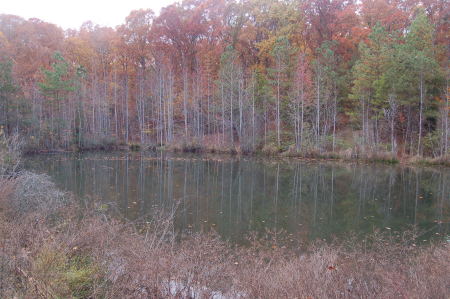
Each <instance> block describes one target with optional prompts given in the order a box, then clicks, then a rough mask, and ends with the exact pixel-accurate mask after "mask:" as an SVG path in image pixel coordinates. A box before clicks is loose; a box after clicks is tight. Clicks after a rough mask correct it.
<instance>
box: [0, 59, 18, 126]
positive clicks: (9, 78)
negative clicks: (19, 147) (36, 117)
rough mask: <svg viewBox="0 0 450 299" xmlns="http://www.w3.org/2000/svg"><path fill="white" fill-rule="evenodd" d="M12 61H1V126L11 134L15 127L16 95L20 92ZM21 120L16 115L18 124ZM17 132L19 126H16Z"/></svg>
mask: <svg viewBox="0 0 450 299" xmlns="http://www.w3.org/2000/svg"><path fill="white" fill-rule="evenodd" d="M12 66H13V64H12V61H11V60H6V61H0V111H1V114H2V115H1V117H0V126H4V127H5V128H6V130H5V131H6V133H7V134H10V133H11V129H12V125H13V116H12V111H11V110H12V109H13V105H14V104H15V105H17V103H14V97H15V94H16V93H17V92H18V91H19V87H18V86H17V85H16V84H15V82H14V79H13V74H12ZM18 120H19V118H18V115H16V124H17V121H18ZM16 130H18V126H17V125H16Z"/></svg>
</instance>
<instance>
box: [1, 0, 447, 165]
mask: <svg viewBox="0 0 450 299" xmlns="http://www.w3.org/2000/svg"><path fill="white" fill-rule="evenodd" d="M449 12H450V8H449V4H448V2H447V1H445V0H423V1H418V0H364V1H353V0H311V1H307V0H239V1H238V0H185V1H183V2H181V3H175V4H172V5H170V6H167V7H165V8H163V9H162V10H161V12H160V14H159V15H156V14H155V13H154V12H153V11H151V10H149V9H140V10H135V11H132V12H130V14H129V16H128V17H127V18H126V19H125V20H124V23H123V24H122V25H120V26H117V27H116V28H109V27H101V26H98V25H96V24H95V23H93V22H90V21H89V22H86V23H84V24H83V25H82V26H81V27H80V28H79V29H78V30H72V29H69V30H63V29H61V28H59V27H58V26H57V25H54V24H50V23H46V22H45V21H42V20H39V19H28V20H26V19H23V18H21V17H19V16H14V15H5V14H3V15H0V126H1V127H2V128H3V131H4V133H5V134H6V135H13V134H19V135H21V136H23V138H24V139H25V140H26V146H25V151H30V152H32V151H50V150H87V149H99V148H113V147H116V146H120V145H121V146H133V145H134V146H137V147H142V148H144V147H145V148H165V149H184V150H209V151H223V152H241V153H255V152H267V153H278V152H289V153H292V154H299V155H313V154H316V155H317V154H322V153H337V154H339V153H340V154H345V155H350V156H352V157H353V156H356V157H360V156H362V155H368V154H370V153H386V154H390V155H392V156H393V157H403V156H427V157H445V156H448V154H449V152H450V141H449V130H450V129H449V113H450V109H449V107H450V95H449V91H450V89H449V85H448V83H449V78H450V71H449V57H450V55H449V53H450V48H449V45H450V38H449ZM105 13H106V12H105Z"/></svg>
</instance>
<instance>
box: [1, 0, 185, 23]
mask: <svg viewBox="0 0 450 299" xmlns="http://www.w3.org/2000/svg"><path fill="white" fill-rule="evenodd" d="M174 2H176V0H71V1H67V0H0V14H12V15H17V16H20V17H23V18H25V19H29V18H38V19H41V20H43V21H46V22H49V23H53V24H56V25H58V26H60V27H62V28H63V29H69V28H72V29H78V28H79V27H80V26H81V24H83V23H84V22H85V21H92V22H93V23H95V24H99V25H102V26H110V27H115V26H117V25H120V24H123V23H124V21H125V18H126V16H128V14H129V13H130V12H131V11H132V10H135V9H140V8H151V9H152V10H153V11H154V12H155V13H156V14H157V15H158V14H159V11H160V9H161V8H162V7H165V6H167V5H169V4H172V3H174Z"/></svg>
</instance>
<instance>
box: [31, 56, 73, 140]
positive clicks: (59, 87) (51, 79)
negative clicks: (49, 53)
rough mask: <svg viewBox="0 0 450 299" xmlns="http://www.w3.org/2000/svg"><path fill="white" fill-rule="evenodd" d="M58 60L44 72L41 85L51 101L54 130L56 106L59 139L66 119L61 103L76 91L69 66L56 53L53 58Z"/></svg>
mask: <svg viewBox="0 0 450 299" xmlns="http://www.w3.org/2000/svg"><path fill="white" fill-rule="evenodd" d="M53 58H54V59H55V60H56V62H54V63H53V64H52V69H51V70H43V71H42V72H43V73H44V80H43V82H40V83H39V87H40V89H41V92H42V93H43V94H44V95H45V96H46V97H48V98H49V99H50V109H51V112H50V113H51V122H52V130H53V129H54V117H55V115H54V114H55V111H54V108H55V106H56V109H57V110H56V115H57V117H58V119H57V127H56V134H57V137H58V139H60V137H61V124H60V122H61V121H63V120H64V119H62V118H61V115H60V113H61V102H62V101H64V100H65V98H66V96H67V95H68V93H69V92H71V91H74V90H75V87H74V85H73V80H72V79H71V78H70V74H69V65H68V63H67V62H66V60H65V59H64V57H63V56H62V55H61V53H59V52H56V53H55V54H54V56H53Z"/></svg>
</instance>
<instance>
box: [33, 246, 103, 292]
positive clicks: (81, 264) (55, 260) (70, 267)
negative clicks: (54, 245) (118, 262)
mask: <svg viewBox="0 0 450 299" xmlns="http://www.w3.org/2000/svg"><path fill="white" fill-rule="evenodd" d="M32 274H33V277H35V278H36V280H37V283H38V285H39V288H40V289H41V292H45V293H46V294H47V295H51V296H52V297H53V298H88V297H89V296H90V295H91V294H92V291H93V288H94V285H95V283H96V280H97V279H98V277H99V274H100V269H99V267H98V266H97V265H96V264H95V263H94V262H93V261H92V260H91V259H90V258H88V257H85V256H77V255H75V256H73V257H70V256H69V255H67V254H66V253H65V252H64V251H60V250H56V249H50V248H43V249H42V250H41V251H40V253H39V254H38V255H37V256H36V258H35V260H34V263H33V269H32ZM44 290H45V291H44Z"/></svg>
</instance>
